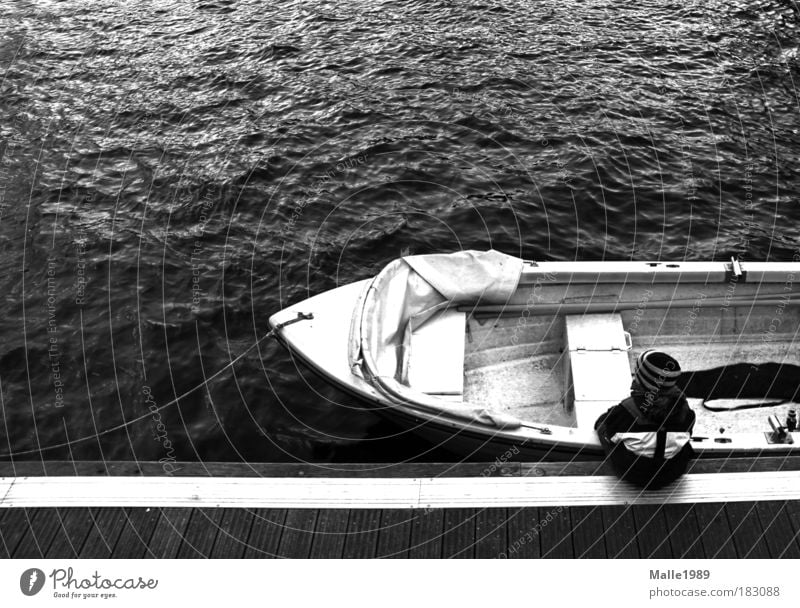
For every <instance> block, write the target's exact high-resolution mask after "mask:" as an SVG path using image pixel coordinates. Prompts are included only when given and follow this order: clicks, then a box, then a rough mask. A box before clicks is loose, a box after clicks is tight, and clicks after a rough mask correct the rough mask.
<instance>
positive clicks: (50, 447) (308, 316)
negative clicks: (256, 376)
mask: <svg viewBox="0 0 800 608" xmlns="http://www.w3.org/2000/svg"><path fill="white" fill-rule="evenodd" d="M313 318H314V315H313V313H303V312H298V313H297V317H295V318H294V319H290V320H288V321H284V322H283V323H279V324H278V325H276V326H275V327H274V328H272V329H271V330H269V331H268V332H267V333H266V334H264V335H263V336H261V337H260V338H259V339H258V340H256V341H255V342H254V343H253V344H251V345H250V346H249V347H248V348H247V349H246V350H245V351H244V352H242V353H241V354H240V355H239V356H238V357H236V358H235V359H233V360H232V361H231V362H230V363H228V364H227V365H225V366H224V367H222V368H221V369H219V370H217V371H216V372H214V373H213V374H212V375H211V376H209V377H208V378H206V379H205V380H203V381H202V382H201V383H200V384H198V385H197V386H195V387H194V388H190V389H189V390H188V391H186V392H185V393H183V394H182V395H181V396H180V397H176V398H175V399H173V400H172V401H170V402H168V403H165V404H164V405H162V406H159V407H158V408H156V409H154V410H148V413H147V414H142V415H141V416H139V417H138V418H134V419H133V420H128V421H127V422H123V423H122V424H118V425H117V426H114V427H111V428H110V429H105V430H103V431H100V432H99V433H95V434H94V435H91V436H89V437H81V438H80V439H73V440H71V441H65V442H64V443H58V444H56V445H48V446H47V447H43V448H37V449H35V450H24V451H21V452H7V453H4V454H0V458H13V457H15V456H24V455H26V454H36V453H39V452H44V451H45V450H55V449H58V448H65V447H68V446H72V445H74V444H76V443H80V442H82V441H89V440H90V439H97V438H98V437H101V436H103V435H108V434H109V433H113V432H115V431H119V430H121V429H124V428H125V427H128V426H130V425H132V424H135V423H137V422H141V421H142V420H144V419H145V418H150V417H151V416H152V415H153V414H155V413H156V412H160V411H161V410H164V409H166V408H168V407H171V406H173V405H175V404H176V403H178V402H179V401H180V400H181V399H184V398H186V397H188V396H189V395H191V394H192V393H194V392H195V391H196V390H198V389H201V388H203V387H204V386H206V385H207V384H208V383H209V382H211V381H212V380H213V379H214V378H216V377H217V376H219V375H220V374H222V373H223V372H225V371H227V370H229V369H230V368H232V367H233V366H234V365H236V364H237V363H238V362H239V361H241V360H242V359H243V358H244V357H245V356H246V355H247V354H248V353H249V352H250V351H252V350H253V349H254V348H255V347H256V346H258V345H259V344H261V343H262V342H263V341H264V340H266V339H267V338H272V337H274V336H275V334H276V333H277V332H278V331H280V330H281V329H283V328H284V327H286V326H287V325H291V324H292V323H297V322H298V321H308V320H311V319H313Z"/></svg>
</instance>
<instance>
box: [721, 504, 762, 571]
mask: <svg viewBox="0 0 800 608" xmlns="http://www.w3.org/2000/svg"><path fill="white" fill-rule="evenodd" d="M725 511H726V512H727V514H728V521H729V523H730V526H731V530H732V532H733V544H734V547H736V553H737V555H738V556H739V557H740V558H754V559H769V557H770V554H769V548H768V547H767V543H766V541H765V540H764V529H763V528H762V527H761V521H760V520H759V519H758V514H757V513H756V509H755V503H750V504H748V503H733V502H732V503H728V504H726V505H725Z"/></svg>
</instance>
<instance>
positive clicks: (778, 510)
mask: <svg viewBox="0 0 800 608" xmlns="http://www.w3.org/2000/svg"><path fill="white" fill-rule="evenodd" d="M755 508H756V513H757V514H758V519H759V520H760V521H761V526H762V527H763V528H764V542H766V544H767V548H768V549H769V554H770V555H771V556H772V557H773V558H787V559H798V558H800V545H798V542H797V536H796V533H795V531H794V530H793V529H792V523H791V521H790V520H789V516H788V515H787V513H786V503H785V502H773V501H769V502H758V503H756V505H755Z"/></svg>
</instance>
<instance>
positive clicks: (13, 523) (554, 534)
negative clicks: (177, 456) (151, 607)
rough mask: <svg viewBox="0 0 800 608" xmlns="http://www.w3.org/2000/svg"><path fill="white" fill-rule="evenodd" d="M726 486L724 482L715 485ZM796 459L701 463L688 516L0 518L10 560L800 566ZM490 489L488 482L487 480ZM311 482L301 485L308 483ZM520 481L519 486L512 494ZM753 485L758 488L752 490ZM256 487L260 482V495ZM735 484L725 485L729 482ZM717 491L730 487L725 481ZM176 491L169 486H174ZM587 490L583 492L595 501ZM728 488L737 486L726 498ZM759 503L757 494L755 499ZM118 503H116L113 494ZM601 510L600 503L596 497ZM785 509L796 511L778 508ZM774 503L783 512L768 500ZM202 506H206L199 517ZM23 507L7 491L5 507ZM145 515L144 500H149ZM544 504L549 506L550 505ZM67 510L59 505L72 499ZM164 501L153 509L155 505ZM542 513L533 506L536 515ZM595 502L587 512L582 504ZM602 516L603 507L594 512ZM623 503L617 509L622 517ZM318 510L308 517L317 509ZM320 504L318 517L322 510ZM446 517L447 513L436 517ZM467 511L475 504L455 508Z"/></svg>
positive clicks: (624, 498)
mask: <svg viewBox="0 0 800 608" xmlns="http://www.w3.org/2000/svg"><path fill="white" fill-rule="evenodd" d="M176 468H179V470H178V471H177V472H176V474H175V476H174V477H172V478H169V480H168V481H169V482H174V485H180V482H181V480H182V478H184V479H183V481H187V480H188V479H196V478H197V477H204V478H206V479H209V480H218V481H219V480H223V481H224V480H230V479H232V478H253V479H255V478H261V479H262V480H263V479H267V480H272V481H275V482H277V481H278V480H284V481H285V480H288V479H290V480H296V481H297V482H298V483H300V484H303V483H305V482H309V484H310V485H309V487H310V486H312V485H313V482H321V481H323V480H328V481H329V482H331V483H332V484H333V485H334V486H336V487H335V488H334V489H336V491H337V492H340V491H341V487H340V486H341V484H343V483H345V482H347V483H350V484H357V483H358V482H359V481H360V482H362V484H367V485H369V486H374V485H375V484H376V483H378V484H379V483H388V482H390V481H392V480H394V481H398V482H400V483H401V484H402V483H404V482H405V481H407V480H409V479H411V478H415V479H420V478H429V479H437V480H448V479H451V480H452V481H455V482H458V483H460V484H464V483H466V484H469V483H470V481H469V480H470V479H472V480H473V482H474V485H478V483H479V482H486V481H487V480H486V479H485V478H487V477H488V478H491V479H490V480H489V481H492V480H494V481H498V482H502V481H507V482H509V483H511V484H513V485H515V486H521V485H523V484H525V483H526V481H530V480H532V479H533V480H549V481H550V482H552V483H553V484H555V486H554V487H555V489H556V490H557V489H558V487H559V486H560V487H561V488H568V487H571V486H572V485H574V484H585V483H588V484H589V486H591V485H592V484H595V485H597V484H602V483H606V482H607V481H608V478H607V477H606V475H607V474H608V473H609V471H608V470H607V469H606V468H605V466H604V465H603V464H601V463H587V462H584V463H577V462H576V463H497V462H496V463H473V464H454V465H451V464H419V465H417V464H406V465H286V464H260V465H246V464H198V463H194V464H180V465H177V467H176ZM718 473H722V475H717V474H718ZM764 474H766V476H770V475H771V476H773V477H774V476H776V475H777V476H778V477H775V479H780V477H779V476H780V475H789V476H790V477H787V478H786V479H787V480H788V483H789V484H790V485H791V486H793V487H791V488H788V490H789V491H788V493H784V494H781V492H780V490H781V488H776V490H777V491H776V492H774V493H766V494H765V495H764V497H765V498H767V500H753V499H751V500H740V498H741V497H740V496H728V497H725V495H724V493H721V494H717V495H714V494H713V490H712V489H711V487H710V486H711V485H713V483H717V480H728V479H733V478H737V479H739V481H740V482H741V483H745V484H747V483H756V480H757V479H758V475H764ZM798 474H800V458H797V457H793V458H761V459H753V460H748V459H736V460H716V461H715V460H700V461H696V462H695V463H694V465H693V468H692V470H691V471H690V474H689V476H688V477H689V478H691V477H693V476H694V477H695V478H699V477H700V476H703V477H705V478H707V479H708V480H709V482H712V483H704V484H702V487H709V492H712V494H710V495H708V496H705V497H700V498H699V499H698V502H686V496H683V497H681V496H680V493H676V492H673V493H672V494H670V493H669V492H667V493H661V494H658V493H652V494H650V496H651V497H652V502H651V503H650V504H630V502H631V496H632V495H631V494H626V493H625V492H622V493H619V494H618V495H616V497H615V498H613V499H612V500H606V501H605V504H576V503H577V502H581V501H576V500H574V499H571V498H570V497H569V496H570V495H569V492H565V493H558V492H556V493H555V494H557V495H559V496H562V495H563V496H564V498H563V500H562V501H560V502H559V501H558V500H555V501H551V503H550V504H537V505H536V506H491V505H492V504H497V502H494V503H493V502H491V501H486V506H474V505H473V506H468V507H462V506H447V505H444V506H439V507H437V508H415V509H409V508H384V507H382V508H368V507H365V506H364V504H363V503H361V504H359V503H358V500H357V498H358V497H357V496H355V495H350V496H349V497H348V496H347V495H342V494H341V493H340V494H338V498H334V499H333V500H334V501H336V500H338V505H337V506H334V503H333V502H332V503H331V504H328V505H326V506H324V507H306V508H298V507H297V506H296V505H294V506H289V505H288V504H286V505H283V508H282V506H281V505H279V504H273V505H271V506H269V507H266V508H261V507H258V508H218V507H210V506H206V505H207V502H204V501H203V496H202V493H201V494H200V495H194V496H190V497H189V499H188V500H187V503H188V504H187V506H181V507H165V506H151V507H147V506H126V505H120V504H118V503H119V502H120V501H121V500H122V499H119V500H118V501H117V503H115V504H118V506H72V507H66V506H60V505H58V504H54V503H57V502H58V501H59V498H58V493H57V492H56V493H49V494H47V495H46V496H49V497H50V502H47V500H43V501H42V506H37V507H32V508H29V507H26V508H14V507H12V508H0V557H11V558H16V559H21V558H29V559H30V558H56V559H63V558H72V557H83V558H144V557H160V558H175V557H178V558H203V557H211V558H257V557H292V558H308V557H312V558H374V557H401V558H405V557H413V558H444V557H447V558H449V557H466V558H469V557H477V558H495V557H515V558H516V557H522V558H534V557H547V558H612V557H630V558H649V557H658V558H681V557H688V558H718V557H725V558H727V557H730V558H744V557H749V558H798V557H800V500H798V498H800V496H795V494H793V493H796V492H798V489H797V486H798V484H797V483H796V479H795V478H794V477H791V476H792V475H794V476H796V475H798ZM0 475H2V477H4V478H5V479H18V480H25V479H28V480H31V479H33V480H34V481H36V480H39V481H43V482H47V481H48V480H52V479H58V478H59V477H64V476H67V477H72V478H74V479H72V480H71V481H73V482H79V481H80V482H83V481H85V480H89V481H90V482H95V485H100V486H102V485H103V484H104V483H105V482H112V483H110V484H109V485H113V482H114V481H115V479H116V480H117V481H119V480H123V479H130V478H131V477H139V478H140V479H139V480H134V481H145V482H146V481H148V480H153V481H160V480H164V476H163V471H162V468H161V466H160V465H159V464H158V463H44V464H43V463H15V464H14V465H11V464H3V465H0ZM481 478H484V479H481ZM304 480H305V481H304ZM514 480H516V482H514ZM748 480H750V481H748ZM253 483H255V482H253ZM726 483H727V482H726ZM720 484H722V485H719V487H720V488H724V487H728V486H725V485H724V484H723V483H722V481H720ZM171 485H173V484H171ZM589 486H587V487H589ZM730 487H732V486H730ZM754 489H755V488H754ZM114 492H115V490H113V489H111V490H109V492H108V493H109V494H114ZM598 496H599V495H598ZM775 496H789V497H790V498H789V499H786V498H781V499H774V497H775ZM769 498H773V499H772V500H770V499H769ZM192 499H194V500H195V501H196V502H197V505H196V506H191V502H192ZM9 500H11V501H12V503H13V492H11V489H9V490H7V491H5V492H4V493H3V498H2V499H0V507H3V506H6V507H7V506H8V505H9ZM143 500H144V501H146V500H148V499H146V498H145V499H143ZM543 500H544V502H547V499H543ZM62 502H63V499H62ZM159 502H161V503H164V501H163V500H153V503H154V505H155V504H156V503H159ZM534 502H536V501H534ZM583 502H585V501H583ZM597 502H601V501H599V500H598V501H597ZM614 502H617V503H618V504H612V503H614ZM309 504H311V503H309ZM318 504H321V503H318ZM437 504H440V505H441V504H443V503H437ZM458 504H468V503H466V502H463V501H462V502H461V503H457V502H454V503H453V505H458Z"/></svg>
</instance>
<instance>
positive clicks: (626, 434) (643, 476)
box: [594, 350, 695, 490]
mask: <svg viewBox="0 0 800 608" xmlns="http://www.w3.org/2000/svg"><path fill="white" fill-rule="evenodd" d="M680 375H681V368H680V365H678V362H677V361H676V360H675V359H673V358H672V357H670V356H669V355H667V354H665V353H661V352H658V351H654V350H648V351H645V352H643V353H642V354H641V355H639V357H638V359H637V360H636V366H635V370H634V378H633V382H632V383H631V396H630V397H628V398H627V399H625V400H623V401H622V402H621V403H619V404H618V405H615V406H614V407H612V408H611V409H609V410H608V411H607V412H606V413H605V414H603V415H602V416H600V418H598V419H597V422H595V425H594V428H595V429H596V430H597V434H598V436H599V438H600V443H602V445H603V449H604V450H605V452H606V456H607V457H608V458H609V459H610V461H611V464H612V466H613V468H614V469H615V470H616V471H617V473H618V474H619V475H620V477H622V479H625V480H627V481H631V482H633V483H635V484H637V485H640V486H642V487H644V488H646V489H649V490H655V489H657V488H660V487H662V486H664V485H666V484H668V483H670V482H671V481H674V480H675V479H677V478H678V477H680V476H681V475H682V474H683V473H684V472H686V469H687V467H688V465H689V460H690V459H691V458H692V456H693V451H692V446H691V434H692V429H693V428H694V422H695V415H694V412H693V411H692V409H691V408H690V407H689V404H688V402H687V401H686V398H685V397H684V396H683V393H682V392H681V391H680V390H679V389H678V388H677V387H676V383H677V381H678V378H679V377H680Z"/></svg>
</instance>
